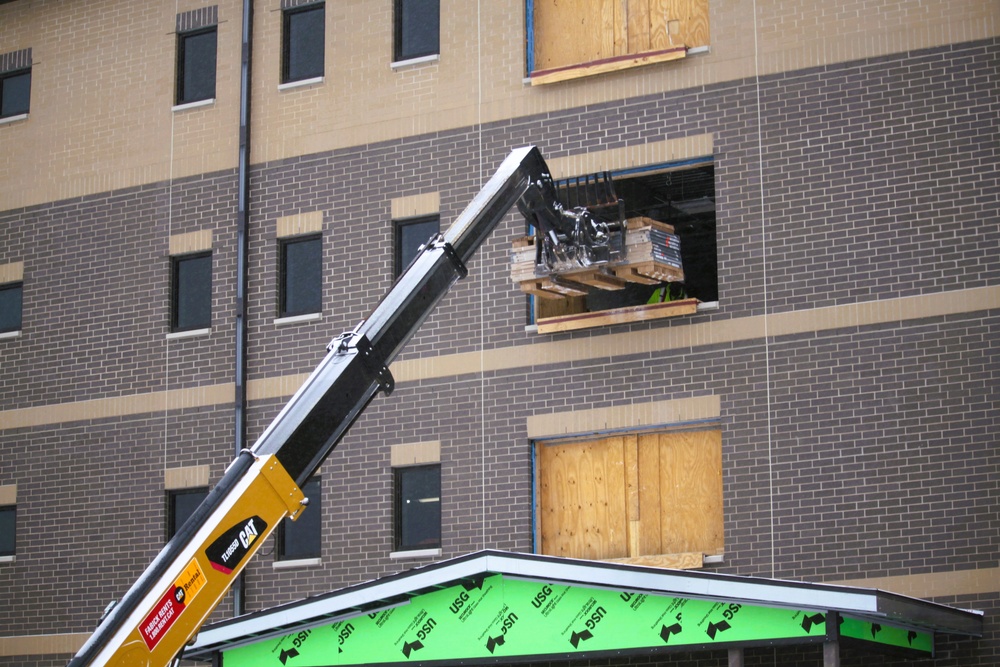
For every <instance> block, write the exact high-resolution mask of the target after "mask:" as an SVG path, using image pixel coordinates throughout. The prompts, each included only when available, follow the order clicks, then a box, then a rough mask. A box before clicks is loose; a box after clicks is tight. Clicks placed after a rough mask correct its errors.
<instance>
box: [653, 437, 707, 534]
mask: <svg viewBox="0 0 1000 667" xmlns="http://www.w3.org/2000/svg"><path fill="white" fill-rule="evenodd" d="M647 438H648V439H650V440H652V439H656V445H657V449H658V451H659V488H660V508H661V511H660V533H661V539H662V544H661V549H662V553H685V552H701V553H708V554H714V553H721V552H722V551H723V518H722V433H721V432H720V431H695V432H686V433H685V432H681V433H660V434H653V435H648V436H643V438H642V439H640V448H642V447H643V445H644V444H646V442H645V440H646V439H647Z"/></svg>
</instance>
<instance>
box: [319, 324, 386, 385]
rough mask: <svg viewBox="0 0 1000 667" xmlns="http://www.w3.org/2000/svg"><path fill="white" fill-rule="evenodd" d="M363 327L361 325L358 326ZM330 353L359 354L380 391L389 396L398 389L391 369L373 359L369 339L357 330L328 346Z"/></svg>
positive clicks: (337, 338)
mask: <svg viewBox="0 0 1000 667" xmlns="http://www.w3.org/2000/svg"><path fill="white" fill-rule="evenodd" d="M362 324H363V323H362ZM358 326H359V327H360V326H361V325H360V324H359V325H358ZM326 349H327V350H328V351H330V352H336V353H337V354H352V353H354V354H358V355H360V358H361V362H362V364H364V367H365V370H367V371H368V374H369V375H370V376H371V377H373V378H375V379H376V380H377V381H378V388H379V390H380V391H381V392H382V393H383V394H385V395H386V396H388V395H389V394H391V393H392V390H393V389H395V388H396V380H395V378H393V377H392V372H391V371H390V370H389V367H388V366H386V365H385V364H383V363H380V362H378V361H376V360H375V359H373V358H372V344H371V342H370V341H369V340H368V337H367V336H365V335H364V334H359V333H358V330H357V329H354V330H353V331H345V332H344V333H342V334H340V335H339V336H337V337H336V338H334V339H333V340H332V341H330V344H329V345H327V346H326Z"/></svg>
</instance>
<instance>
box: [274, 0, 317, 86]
mask: <svg viewBox="0 0 1000 667" xmlns="http://www.w3.org/2000/svg"><path fill="white" fill-rule="evenodd" d="M312 12H319V13H320V14H321V18H320V25H321V27H322V32H323V37H322V39H321V41H320V50H319V53H318V54H316V56H315V57H317V58H318V59H319V73H318V74H314V73H311V72H310V73H308V74H307V75H303V76H293V74H292V72H291V71H290V68H291V65H292V62H291V55H292V38H293V33H292V27H293V26H292V21H293V17H294V16H296V15H299V14H308V13H312ZM325 73H326V3H325V2H311V3H309V4H304V5H299V6H297V7H288V8H286V9H283V10H282V11H281V79H280V82H281V84H282V85H284V84H290V83H299V82H302V81H312V80H315V79H321V78H323V76H324V75H325Z"/></svg>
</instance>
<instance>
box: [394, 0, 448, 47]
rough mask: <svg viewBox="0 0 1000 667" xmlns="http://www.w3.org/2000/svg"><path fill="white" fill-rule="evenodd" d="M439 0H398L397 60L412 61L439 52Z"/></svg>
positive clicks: (396, 7)
mask: <svg viewBox="0 0 1000 667" xmlns="http://www.w3.org/2000/svg"><path fill="white" fill-rule="evenodd" d="M440 13H441V12H440V3H439V0H395V10H394V17H393V18H394V24H395V27H394V32H395V39H394V42H395V46H394V51H393V59H394V60H397V61H398V60H409V59H410V58H419V57H421V56H430V55H434V54H436V53H439V52H440V48H441V47H440V46H439V41H440V40H439V35H440V31H441V27H440V26H441V21H440Z"/></svg>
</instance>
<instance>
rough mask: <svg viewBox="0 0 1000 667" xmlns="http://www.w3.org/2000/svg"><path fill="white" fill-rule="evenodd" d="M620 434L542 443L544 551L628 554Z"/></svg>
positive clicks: (581, 554) (540, 487)
mask: <svg viewBox="0 0 1000 667" xmlns="http://www.w3.org/2000/svg"><path fill="white" fill-rule="evenodd" d="M622 447H623V441H622V438H621V437H617V438H607V439H604V440H595V441H590V442H582V443H575V444H568V445H558V446H547V445H538V450H537V460H538V471H539V485H538V494H539V509H538V521H539V526H540V528H539V531H540V534H541V546H542V552H543V553H547V554H552V555H557V556H569V557H574V558H591V559H597V560H601V559H608V558H623V557H626V556H627V555H628V542H627V533H626V515H627V512H626V507H625V469H624V464H623V460H624V459H623V449H622Z"/></svg>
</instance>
